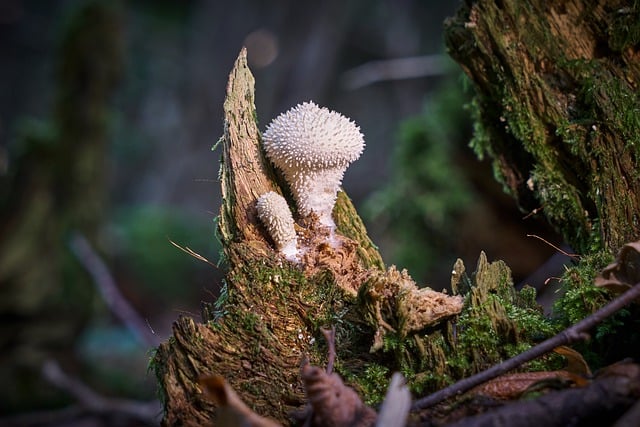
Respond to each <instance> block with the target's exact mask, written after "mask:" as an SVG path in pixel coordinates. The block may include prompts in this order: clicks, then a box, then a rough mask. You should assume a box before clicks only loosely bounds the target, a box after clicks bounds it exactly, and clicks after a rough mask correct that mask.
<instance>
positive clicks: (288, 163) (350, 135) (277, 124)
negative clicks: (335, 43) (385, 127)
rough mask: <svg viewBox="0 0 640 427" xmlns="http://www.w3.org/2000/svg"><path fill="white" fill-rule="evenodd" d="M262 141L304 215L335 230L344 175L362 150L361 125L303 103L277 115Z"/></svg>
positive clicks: (340, 115)
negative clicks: (337, 203) (310, 216)
mask: <svg viewBox="0 0 640 427" xmlns="http://www.w3.org/2000/svg"><path fill="white" fill-rule="evenodd" d="M262 139H263V144H264V149H265V152H266V154H267V157H269V159H270V160H271V161H272V162H273V164H274V165H275V166H276V167H277V168H279V169H280V170H281V171H282V173H283V175H284V177H285V178H286V180H287V182H288V183H289V186H290V188H291V192H292V193H293V196H294V198H295V199H296V203H297V205H298V210H299V212H300V214H301V215H303V216H308V215H310V214H311V212H315V213H316V214H317V215H318V217H319V218H320V222H321V223H322V224H324V225H327V226H329V227H333V226H334V223H333V219H332V217H331V212H332V210H333V206H334V205H335V201H336V195H337V192H338V189H339V188H340V184H341V183H342V177H343V176H344V172H345V170H346V169H347V167H348V166H349V164H350V163H352V162H353V161H355V160H357V159H358V157H360V155H361V154H362V151H363V150H364V137H363V135H362V133H361V132H360V127H358V125H356V124H355V123H354V122H353V121H351V120H350V119H348V118H347V117H345V116H343V115H342V114H340V113H337V112H335V111H330V110H329V109H327V108H323V107H319V106H317V105H316V104H314V103H313V102H305V103H302V104H299V105H297V106H295V107H293V108H292V109H290V110H289V111H287V112H285V113H282V114H280V115H279V116H278V117H276V118H275V119H274V120H273V121H272V122H271V123H270V124H269V126H267V129H266V131H265V132H264V134H263V136H262Z"/></svg>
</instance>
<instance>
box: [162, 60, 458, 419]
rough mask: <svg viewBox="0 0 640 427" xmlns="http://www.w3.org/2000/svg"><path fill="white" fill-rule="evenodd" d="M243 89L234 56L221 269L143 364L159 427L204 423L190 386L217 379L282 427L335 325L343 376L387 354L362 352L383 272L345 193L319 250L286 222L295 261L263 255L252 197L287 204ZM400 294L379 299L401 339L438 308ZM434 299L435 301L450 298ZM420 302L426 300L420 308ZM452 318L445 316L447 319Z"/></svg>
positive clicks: (243, 73)
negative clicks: (206, 297) (272, 196)
mask: <svg viewBox="0 0 640 427" xmlns="http://www.w3.org/2000/svg"><path fill="white" fill-rule="evenodd" d="M253 84H254V80H253V76H252V75H251V73H250V71H249V69H248V67H247V63H246V52H245V51H244V50H243V51H242V52H241V53H240V55H239V57H238V59H237V61H236V63H235V66H234V68H233V71H232V72H231V74H230V76H229V83H228V86H227V97H226V101H225V104H224V115H225V117H224V118H225V126H224V136H223V138H222V140H221V145H222V150H223V155H222V165H221V170H220V180H221V185H222V195H223V206H222V208H221V212H220V217H219V230H218V231H219V235H220V239H221V242H222V244H223V248H224V256H225V263H226V265H227V267H228V273H227V276H226V281H225V286H224V287H223V290H222V294H221V297H220V299H219V300H218V302H216V303H215V304H212V303H210V304H204V307H203V323H200V322H196V321H195V320H193V319H191V318H188V317H181V318H180V319H178V320H177V321H176V322H175V324H174V326H173V337H171V339H170V340H169V341H167V342H165V343H163V344H162V345H160V347H159V348H158V351H157V353H156V355H155V357H154V360H153V365H154V367H155V372H156V375H157V377H158V380H159V383H160V387H161V390H162V395H163V398H164V408H165V416H164V420H163V424H164V425H203V424H205V423H209V422H211V420H212V419H213V416H214V413H215V408H214V404H213V403H212V402H211V401H210V400H209V399H207V398H206V396H203V394H202V392H201V389H200V386H199V384H198V381H197V380H198V378H199V377H201V376H202V375H204V376H216V375H217V376H223V377H224V378H225V379H226V381H227V382H228V384H229V385H230V386H231V387H232V388H233V389H234V390H235V391H236V392H237V393H238V395H239V397H240V399H241V400H242V401H244V402H247V403H248V404H249V405H250V406H251V409H252V410H254V411H255V412H256V413H258V414H260V415H263V416H267V417H270V418H273V419H275V420H278V421H279V422H283V423H288V420H289V415H290V414H291V413H292V412H293V411H294V410H295V409H299V408H301V407H302V406H303V404H304V403H305V401H306V397H305V394H304V391H303V387H302V382H301V378H300V370H299V366H300V361H301V360H302V359H303V357H308V358H309V359H310V361H311V362H312V363H313V364H314V365H321V364H322V363H320V362H321V361H322V360H323V359H324V357H325V356H324V351H322V349H321V347H320V346H319V344H318V341H320V340H317V338H319V337H320V332H319V327H321V326H323V325H325V324H338V325H339V328H338V333H337V337H338V339H337V341H338V342H337V343H336V348H337V350H338V358H339V361H340V367H341V370H342V371H343V372H347V373H350V374H351V377H352V378H358V377H359V375H357V373H358V372H360V371H362V370H363V369H365V368H366V366H367V363H366V362H368V361H373V360H376V359H388V358H389V357H388V356H385V355H383V354H377V355H370V354H369V347H370V345H371V342H373V335H374V331H375V329H376V328H377V327H378V323H377V319H375V318H371V317H367V316H365V315H364V314H363V313H364V312H369V311H370V309H369V308H367V306H366V304H367V303H366V301H365V300H366V298H365V299H359V298H358V293H359V291H360V290H361V288H362V287H363V284H364V283H366V282H367V280H368V279H369V278H370V277H373V276H376V275H381V274H382V275H384V274H385V273H384V264H383V262H382V258H381V257H380V254H379V253H378V251H377V249H376V247H375V245H374V244H373V243H372V242H371V241H370V239H369V237H368V236H367V232H366V229H365V227H364V225H363V223H362V221H361V220H360V218H359V217H358V214H357V212H356V211H355V208H354V207H353V205H352V203H351V201H350V200H349V198H348V197H347V196H346V194H345V193H344V192H342V191H341V192H339V193H338V200H337V202H336V206H335V208H334V211H333V217H334V220H335V223H336V226H337V235H336V236H335V239H336V240H337V241H338V242H339V244H338V245H329V244H327V237H328V236H327V234H326V233H327V232H326V231H324V230H322V229H321V228H319V227H317V224H316V222H315V221H314V219H313V218H312V219H306V220H300V219H298V225H297V226H296V227H297V230H298V235H299V239H300V240H301V241H302V242H303V244H304V245H305V246H306V247H307V248H309V249H308V250H307V251H306V253H305V254H304V256H303V259H302V263H301V264H300V265H298V264H293V263H290V262H288V261H286V260H285V259H284V258H282V257H281V256H280V255H279V254H278V253H277V252H276V251H275V250H274V249H273V247H272V245H271V243H272V242H271V241H270V238H269V237H268V236H267V235H266V232H265V230H264V229H263V228H262V227H261V225H260V224H259V222H258V220H257V215H256V209H255V203H256V200H257V198H258V197H259V196H260V195H261V194H263V193H265V192H267V191H276V192H278V193H280V194H283V195H285V197H288V189H287V186H286V183H284V182H282V181H280V180H279V178H278V176H277V174H276V173H274V171H273V169H272V167H271V165H270V164H269V163H268V162H267V161H266V160H265V158H264V156H263V152H262V150H261V146H260V133H259V130H258V128H257V125H256V123H257V120H256V117H257V113H256V111H255V106H254V88H253ZM290 201H291V200H290ZM290 205H291V206H293V204H292V203H290ZM390 271H393V270H390ZM391 282H392V280H391V279H389V278H388V279H387V283H391ZM395 286H396V288H399V285H397V284H396V285H395ZM402 289H403V290H404V292H405V293H406V295H409V296H411V298H404V299H403V298H400V297H399V296H397V295H393V294H390V295H387V296H386V298H389V299H390V301H389V304H392V305H394V306H396V301H401V302H400V303H399V304H397V306H398V307H402V308H403V310H404V311H403V314H402V316H401V317H402V319H403V321H404V322H405V323H406V326H405V327H404V329H405V333H406V334H408V333H409V332H410V331H418V330H420V329H422V328H424V327H427V326H429V325H431V324H433V323H436V322H438V321H440V320H442V319H443V317H444V316H443V313H442V310H438V309H437V308H436V307H434V306H433V304H431V303H430V301H427V299H428V298H425V297H424V296H425V293H424V292H422V290H418V287H417V285H416V283H415V282H413V281H412V280H411V279H410V278H409V277H408V276H406V277H404V278H403V280H402ZM434 294H438V296H439V297H440V296H441V298H440V299H439V301H441V302H444V301H447V299H450V298H453V299H454V300H455V301H457V302H459V301H460V297H450V296H447V295H444V294H439V293H434ZM430 295H431V294H430ZM381 298H385V297H381ZM381 303H382V304H383V305H385V304H384V301H382V302H381ZM421 304H428V305H429V306H428V309H427V308H421V307H420V305H421ZM386 305H388V304H386ZM456 307H461V304H458V306H456ZM458 311H459V308H458ZM458 311H456V310H455V309H451V308H448V312H447V313H448V314H449V315H454V314H456V313H457V312H458ZM388 316H389V317H393V318H394V319H396V318H398V317H399V314H398V312H397V310H392V311H390V312H389V313H388ZM380 320H382V321H384V319H383V318H380ZM389 321H391V320H389ZM382 380H383V381H384V379H382ZM381 386H384V384H382V385H381Z"/></svg>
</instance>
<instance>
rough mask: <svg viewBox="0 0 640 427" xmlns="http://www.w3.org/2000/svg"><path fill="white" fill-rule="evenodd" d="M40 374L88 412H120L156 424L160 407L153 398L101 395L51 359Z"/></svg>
mask: <svg viewBox="0 0 640 427" xmlns="http://www.w3.org/2000/svg"><path fill="white" fill-rule="evenodd" d="M42 375H43V376H44V378H45V379H46V380H47V381H49V382H50V383H51V384H53V385H54V386H56V387H58V388H59V389H61V390H64V391H66V392H67V393H69V394H70V395H72V396H73V397H74V398H75V399H76V400H77V401H78V402H79V404H80V405H81V406H82V407H83V408H85V409H87V410H88V411H90V412H93V413H96V414H101V415H105V414H114V413H115V414H122V415H126V416H127V417H130V418H133V419H136V420H139V421H143V422H144V423H145V424H149V425H157V424H158V422H159V415H160V414H161V413H162V408H161V407H160V404H159V403H158V402H157V401H155V400H153V401H149V402H139V401H134V400H127V399H113V398H107V397H104V396H101V395H99V394H98V393H96V392H95V391H93V390H92V389H91V388H90V387H89V386H87V385H86V384H84V383H83V382H81V381H80V380H78V379H75V378H72V377H70V376H68V375H67V374H66V373H64V371H63V370H62V369H61V368H60V365H58V363H57V362H55V361H53V360H47V361H46V362H45V363H44V364H43V365H42Z"/></svg>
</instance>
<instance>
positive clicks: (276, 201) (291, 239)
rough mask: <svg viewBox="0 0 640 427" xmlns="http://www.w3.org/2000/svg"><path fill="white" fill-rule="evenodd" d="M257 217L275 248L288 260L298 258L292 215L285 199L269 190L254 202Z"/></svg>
mask: <svg viewBox="0 0 640 427" xmlns="http://www.w3.org/2000/svg"><path fill="white" fill-rule="evenodd" d="M256 209H257V211H258V218H260V221H262V223H263V224H264V226H265V228H266V229H267V231H268V232H269V235H270V236H271V238H272V239H273V242H274V243H275V244H276V249H278V251H279V252H280V253H281V254H283V255H284V256H285V258H287V259H288V260H290V261H296V260H297V258H298V248H297V243H298V239H297V237H296V230H295V228H294V222H293V216H292V215H291V210H289V205H288V204H287V201H286V200H285V199H284V197H282V196H281V195H279V194H278V193H276V192H273V191H269V192H268V193H265V194H263V195H262V196H260V197H259V198H258V201H257V202H256Z"/></svg>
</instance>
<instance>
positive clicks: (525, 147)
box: [445, 0, 640, 253]
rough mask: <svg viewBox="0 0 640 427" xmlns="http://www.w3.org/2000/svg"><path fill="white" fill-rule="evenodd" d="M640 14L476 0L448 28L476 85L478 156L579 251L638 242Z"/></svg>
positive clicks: (584, 1)
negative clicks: (489, 164)
mask: <svg viewBox="0 0 640 427" xmlns="http://www.w3.org/2000/svg"><path fill="white" fill-rule="evenodd" d="M639 8H640V6H639V5H638V2H630V1H622V0H609V1H605V0H599V1H598V0H568V1H546V0H524V1H521V0H500V1H498V0H478V1H470V0H468V1H465V4H464V6H463V7H462V8H461V9H460V10H459V12H458V14H457V16H456V17H455V18H452V19H450V20H448V21H447V22H446V25H445V27H446V29H445V38H446V45H447V48H448V50H449V53H450V54H451V55H452V56H453V58H454V59H455V60H456V61H458V62H459V63H460V64H461V65H462V67H463V69H464V71H465V72H466V73H467V74H468V75H469V76H470V77H471V79H472V81H473V82H474V83H475V85H474V86H475V88H476V98H475V101H474V103H473V110H474V112H475V114H476V132H475V137H474V139H473V141H472V146H473V148H474V149H475V150H476V151H477V152H478V153H479V154H480V156H483V155H487V156H489V157H490V158H491V159H493V163H494V169H495V174H496V176H497V178H498V179H499V180H500V181H501V182H502V183H503V184H504V186H505V188H506V190H507V191H508V192H510V193H511V194H512V195H513V196H514V197H515V198H516V199H517V201H518V203H519V205H520V207H521V208H522V209H523V210H525V211H527V212H533V213H538V212H541V213H542V214H543V215H544V216H545V217H546V218H547V220H548V221H549V222H550V223H551V224H552V225H554V226H555V227H556V228H557V229H558V230H559V231H560V232H561V233H562V235H563V236H564V238H565V239H566V241H567V242H568V243H569V244H570V245H571V246H572V247H573V249H574V250H575V251H577V252H579V253H588V252H592V251H594V250H598V249H606V250H608V251H609V252H615V251H616V250H617V249H618V248H619V247H620V246H621V245H622V244H624V243H625V242H628V241H633V240H636V239H637V238H638V235H639V234H640V233H639V232H640V217H639V215H640V214H639V212H640V167H639V166H640V164H639V163H640V107H639V106H640V96H639V95H638V82H640V54H639V51H638V48H639V46H640V9H639Z"/></svg>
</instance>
